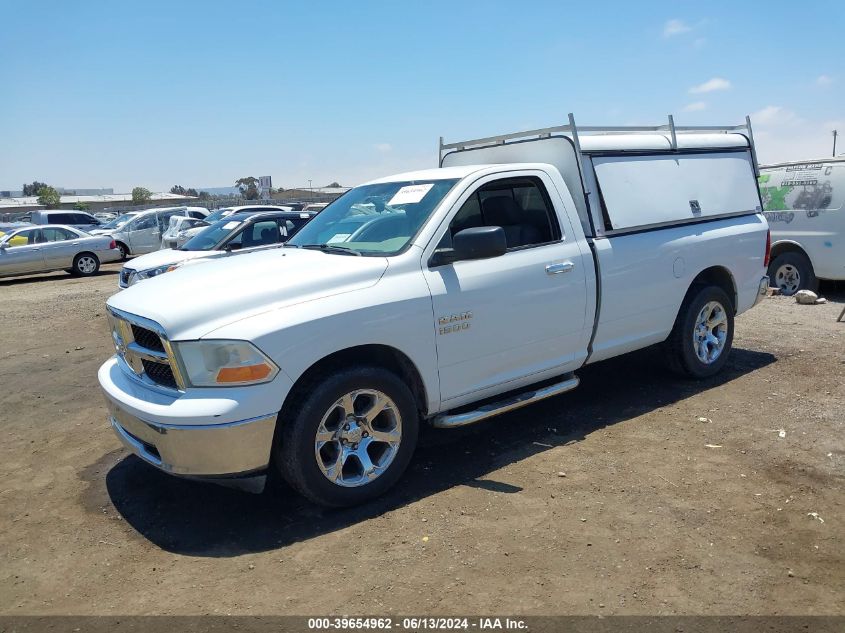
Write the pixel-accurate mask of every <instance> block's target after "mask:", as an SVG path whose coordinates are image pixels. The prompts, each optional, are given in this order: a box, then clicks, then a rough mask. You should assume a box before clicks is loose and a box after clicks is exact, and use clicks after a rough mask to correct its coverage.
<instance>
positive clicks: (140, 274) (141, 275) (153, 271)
mask: <svg viewBox="0 0 845 633" xmlns="http://www.w3.org/2000/svg"><path fill="white" fill-rule="evenodd" d="M177 267H178V264H166V265H164V266H158V267H157V268H147V270H139V271H137V272H135V273H134V274H132V275H131V276H130V277H129V282H128V283H129V285H130V286H131V285H132V284H134V283H136V282H138V281H141V280H142V279H152V278H153V277H158V276H159V275H163V274H164V273H169V272H170V271H171V270H176V268H177Z"/></svg>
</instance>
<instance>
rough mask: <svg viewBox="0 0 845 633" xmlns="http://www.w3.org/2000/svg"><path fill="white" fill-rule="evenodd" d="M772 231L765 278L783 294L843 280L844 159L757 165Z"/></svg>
mask: <svg viewBox="0 0 845 633" xmlns="http://www.w3.org/2000/svg"><path fill="white" fill-rule="evenodd" d="M758 181H759V184H760V196H761V198H762V199H763V208H764V211H765V215H766V219H767V220H768V221H769V226H770V227H771V229H772V259H771V263H770V264H769V279H770V282H771V285H772V286H773V287H778V288H780V290H781V292H782V293H783V294H785V295H793V294H795V293H796V292H798V291H799V290H802V289H807V290H816V289H817V288H818V280H819V279H837V280H842V279H845V209H843V208H842V207H843V204H845V157H841V158H825V159H819V160H816V161H810V162H807V161H805V162H791V163H778V164H776V165H763V166H761V167H760V177H759V179H758Z"/></svg>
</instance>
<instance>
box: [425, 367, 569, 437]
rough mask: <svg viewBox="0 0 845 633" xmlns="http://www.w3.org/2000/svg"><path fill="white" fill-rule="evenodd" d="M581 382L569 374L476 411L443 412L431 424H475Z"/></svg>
mask: <svg viewBox="0 0 845 633" xmlns="http://www.w3.org/2000/svg"><path fill="white" fill-rule="evenodd" d="M579 382H580V381H579V380H578V376H576V375H575V374H569V377H568V378H567V379H566V380H564V381H562V382H557V383H555V384H553V385H548V386H546V387H540V388H538V389H530V390H528V391H523V392H522V393H518V394H516V395H514V396H509V397H507V398H505V399H503V400H498V401H496V402H491V403H489V404H485V405H484V406H482V407H479V408H478V409H475V410H474V411H467V412H466V413H455V414H452V415H450V414H448V413H441V414H440V415H437V416H435V417H434V419H433V420H432V422H431V424H432V426H435V427H437V428H439V429H453V428H455V427H458V426H466V425H467V424H475V423H476V422H481V420H486V419H487V418H492V417H493V416H494V415H500V414H502V413H507V412H508V411H513V410H514V409H519V408H521V407H524V406H526V405H529V404H533V403H535V402H539V401H540V400H545V399H546V398H551V397H552V396H557V395H559V394H562V393H566V392H567V391H572V390H573V389H575V387H577V386H578V383H579Z"/></svg>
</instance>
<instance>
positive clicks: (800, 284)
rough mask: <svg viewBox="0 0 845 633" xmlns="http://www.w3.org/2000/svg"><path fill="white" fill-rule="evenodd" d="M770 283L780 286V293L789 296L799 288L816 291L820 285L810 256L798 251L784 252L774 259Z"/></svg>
mask: <svg viewBox="0 0 845 633" xmlns="http://www.w3.org/2000/svg"><path fill="white" fill-rule="evenodd" d="M769 284H770V285H771V286H772V287H774V288H780V293H781V294H782V295H786V296H787V297H791V296H792V295H794V294H795V293H796V292H798V291H799V290H812V291H813V292H815V291H816V290H818V287H819V281H818V279H816V275H815V273H814V272H813V264H812V263H810V258H809V257H807V256H806V255H805V254H804V253H800V252H797V251H790V252H788V253H782V254H780V255H778V256H777V257H775V258H774V260H772V263H771V264H769Z"/></svg>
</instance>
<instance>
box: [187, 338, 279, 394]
mask: <svg viewBox="0 0 845 633" xmlns="http://www.w3.org/2000/svg"><path fill="white" fill-rule="evenodd" d="M173 346H174V349H175V351H176V355H177V356H178V357H179V360H180V361H181V363H182V368H183V372H182V373H183V375H184V376H185V379H186V380H187V382H188V383H189V384H190V385H191V386H192V387H229V386H238V385H255V384H259V383H262V382H270V381H271V380H273V378H275V377H276V374H278V373H279V368H278V367H277V366H276V364H275V363H274V362H273V361H272V360H270V359H269V358H267V357H266V356H265V355H264V354H262V353H261V351H260V350H259V349H258V348H257V347H255V346H254V345H253V344H252V343H248V342H247V341H186V342H183V343H174V344H173Z"/></svg>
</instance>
